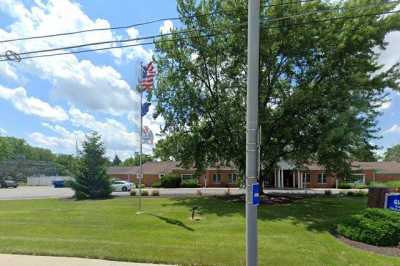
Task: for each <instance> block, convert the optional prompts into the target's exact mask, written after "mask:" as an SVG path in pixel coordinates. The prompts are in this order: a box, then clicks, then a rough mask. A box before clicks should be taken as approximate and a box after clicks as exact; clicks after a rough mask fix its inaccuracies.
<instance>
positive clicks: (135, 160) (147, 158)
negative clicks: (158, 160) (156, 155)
mask: <svg viewBox="0 0 400 266" xmlns="http://www.w3.org/2000/svg"><path fill="white" fill-rule="evenodd" d="M153 160H154V159H153V157H152V156H151V155H148V154H143V155H142V163H146V162H152V161H153ZM139 164H140V157H139V153H135V156H134V157H129V158H127V159H126V160H125V161H124V162H123V163H122V166H138V165H139Z"/></svg>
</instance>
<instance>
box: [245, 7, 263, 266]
mask: <svg viewBox="0 0 400 266" xmlns="http://www.w3.org/2000/svg"><path fill="white" fill-rule="evenodd" d="M247 47H248V53H247V64H248V70H247V103H246V104H247V114H246V122H247V123H246V129H247V131H246V265H247V266H256V265H258V258H257V253H258V252H257V249H258V247H257V246H258V245H257V242H258V240H257V206H255V205H253V204H252V198H253V184H255V183H257V170H258V167H257V162H258V160H257V157H258V152H257V131H258V72H259V48H260V0H249V1H248V39H247Z"/></svg>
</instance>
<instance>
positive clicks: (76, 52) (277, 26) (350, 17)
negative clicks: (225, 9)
mask: <svg viewBox="0 0 400 266" xmlns="http://www.w3.org/2000/svg"><path fill="white" fill-rule="evenodd" d="M394 13H400V10H397V11H387V12H382V13H369V14H361V15H357V16H339V17H334V18H328V19H322V20H313V21H309V22H304V23H293V24H287V25H285V26H287V27H291V26H305V25H310V24H312V25H314V24H315V23H318V22H330V21H335V20H339V19H346V20H347V19H355V18H360V17H367V16H377V15H386V14H394ZM279 27H281V26H279V25H268V26H264V27H263V28H279ZM188 32H189V31H186V32H177V34H180V33H188ZM190 32H199V31H197V30H192V31H190ZM222 34H226V33H219V34H213V35H201V36H194V37H195V38H200V37H201V38H203V37H212V36H217V35H222ZM155 36H156V37H157V36H159V37H162V36H165V34H164V35H155ZM150 38H155V37H154V36H148V37H142V38H141V39H142V40H143V39H150ZM186 38H188V37H181V38H173V39H164V40H159V41H158V42H163V41H175V40H184V39H186ZM131 41H135V40H134V39H132V40H131ZM115 42H117V41H115ZM102 44H103V43H102ZM151 44H154V41H152V42H146V43H137V44H131V45H121V46H115V47H103V48H96V49H87V50H80V51H67V52H62V53H55V54H45V55H34V56H24V57H21V58H20V60H23V59H31V58H39V57H51V56H57V55H66V54H78V53H86V52H93V51H101V50H110V49H120V48H126V47H134V46H139V45H151ZM55 49H57V50H65V49H68V48H66V47H64V48H55ZM48 50H51V49H48ZM48 50H42V51H35V52H26V53H21V54H18V53H16V55H18V56H19V55H24V54H25V55H26V54H31V53H43V52H48ZM52 51H54V50H52ZM3 61H13V60H10V59H1V60H0V62H3Z"/></svg>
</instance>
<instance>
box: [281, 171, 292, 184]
mask: <svg viewBox="0 0 400 266" xmlns="http://www.w3.org/2000/svg"><path fill="white" fill-rule="evenodd" d="M283 184H284V186H285V188H287V187H290V188H292V187H294V184H293V171H292V170H284V171H283Z"/></svg>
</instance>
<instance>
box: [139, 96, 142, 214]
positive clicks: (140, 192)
mask: <svg viewBox="0 0 400 266" xmlns="http://www.w3.org/2000/svg"><path fill="white" fill-rule="evenodd" d="M142 100H143V93H142V92H140V129H139V130H140V152H139V165H140V171H139V212H141V211H142V178H143V165H142V151H143V147H142V137H143V116H142Z"/></svg>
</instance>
